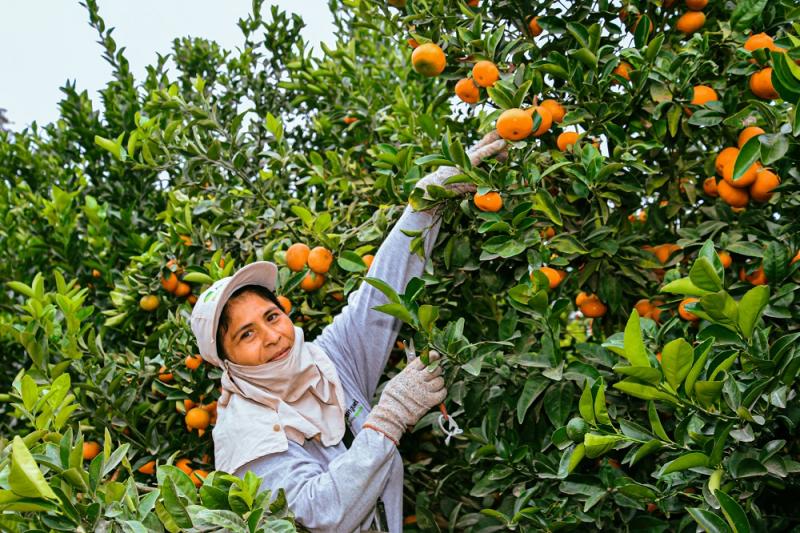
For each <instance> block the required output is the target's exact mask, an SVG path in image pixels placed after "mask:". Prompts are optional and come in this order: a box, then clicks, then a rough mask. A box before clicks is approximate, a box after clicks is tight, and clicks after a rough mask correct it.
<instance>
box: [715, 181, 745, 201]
mask: <svg viewBox="0 0 800 533" xmlns="http://www.w3.org/2000/svg"><path fill="white" fill-rule="evenodd" d="M717 190H718V191H719V197H720V198H722V201H723V202H725V203H726V204H728V205H729V206H731V207H745V206H746V205H747V203H748V202H749V201H750V195H749V194H748V193H747V189H739V188H737V187H734V186H733V185H730V184H729V183H728V182H727V181H725V180H722V181H720V182H719V183H718V184H717Z"/></svg>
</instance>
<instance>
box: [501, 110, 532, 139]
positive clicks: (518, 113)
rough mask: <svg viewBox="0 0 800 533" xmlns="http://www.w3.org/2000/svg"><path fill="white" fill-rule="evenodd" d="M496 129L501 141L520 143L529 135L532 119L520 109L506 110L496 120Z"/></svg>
mask: <svg viewBox="0 0 800 533" xmlns="http://www.w3.org/2000/svg"><path fill="white" fill-rule="evenodd" d="M496 127H497V133H498V134H500V137H502V138H503V139H506V140H509V141H521V140H522V139H525V138H526V137H527V136H528V135H530V134H531V131H532V130H533V118H531V116H530V114H528V113H526V112H525V111H523V110H522V109H518V108H514V109H507V110H505V111H503V113H502V114H501V115H500V117H499V118H498V119H497V125H496Z"/></svg>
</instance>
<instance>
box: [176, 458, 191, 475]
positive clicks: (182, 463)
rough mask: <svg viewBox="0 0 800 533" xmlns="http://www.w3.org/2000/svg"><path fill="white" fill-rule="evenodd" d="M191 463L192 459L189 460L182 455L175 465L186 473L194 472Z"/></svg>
mask: <svg viewBox="0 0 800 533" xmlns="http://www.w3.org/2000/svg"><path fill="white" fill-rule="evenodd" d="M191 464H192V463H191V461H189V459H187V458H186V457H182V458H180V459H178V460H177V461H175V467H176V468H178V470H181V471H182V472H184V473H185V474H186V475H189V474H191V473H192V467H191Z"/></svg>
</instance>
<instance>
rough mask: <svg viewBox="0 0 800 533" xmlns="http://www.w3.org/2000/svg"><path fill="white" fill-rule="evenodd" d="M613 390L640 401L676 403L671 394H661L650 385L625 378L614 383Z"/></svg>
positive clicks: (661, 392)
mask: <svg viewBox="0 0 800 533" xmlns="http://www.w3.org/2000/svg"><path fill="white" fill-rule="evenodd" d="M614 388H615V389H617V390H620V391H622V392H624V393H625V394H629V395H630V396H633V397H634V398H639V399H640V400H664V401H667V402H672V403H675V401H676V398H675V397H674V396H672V395H671V394H668V393H666V392H663V391H661V390H659V389H657V388H655V387H653V386H652V385H648V384H647V383H642V382H640V381H638V380H635V379H633V378H627V379H624V380H622V381H619V382H617V383H614Z"/></svg>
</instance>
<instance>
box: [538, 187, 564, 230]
mask: <svg viewBox="0 0 800 533" xmlns="http://www.w3.org/2000/svg"><path fill="white" fill-rule="evenodd" d="M533 200H534V202H533V209H535V210H536V211H541V212H542V213H544V214H545V215H547V217H548V218H549V219H550V220H551V221H552V222H553V224H556V225H558V226H562V225H563V224H564V222H563V221H562V220H561V213H560V212H559V211H558V208H557V207H556V203H555V200H553V197H552V195H551V194H550V193H549V192H548V191H547V189H544V188H540V189H539V190H538V191H536V195H535V196H534V197H533Z"/></svg>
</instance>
